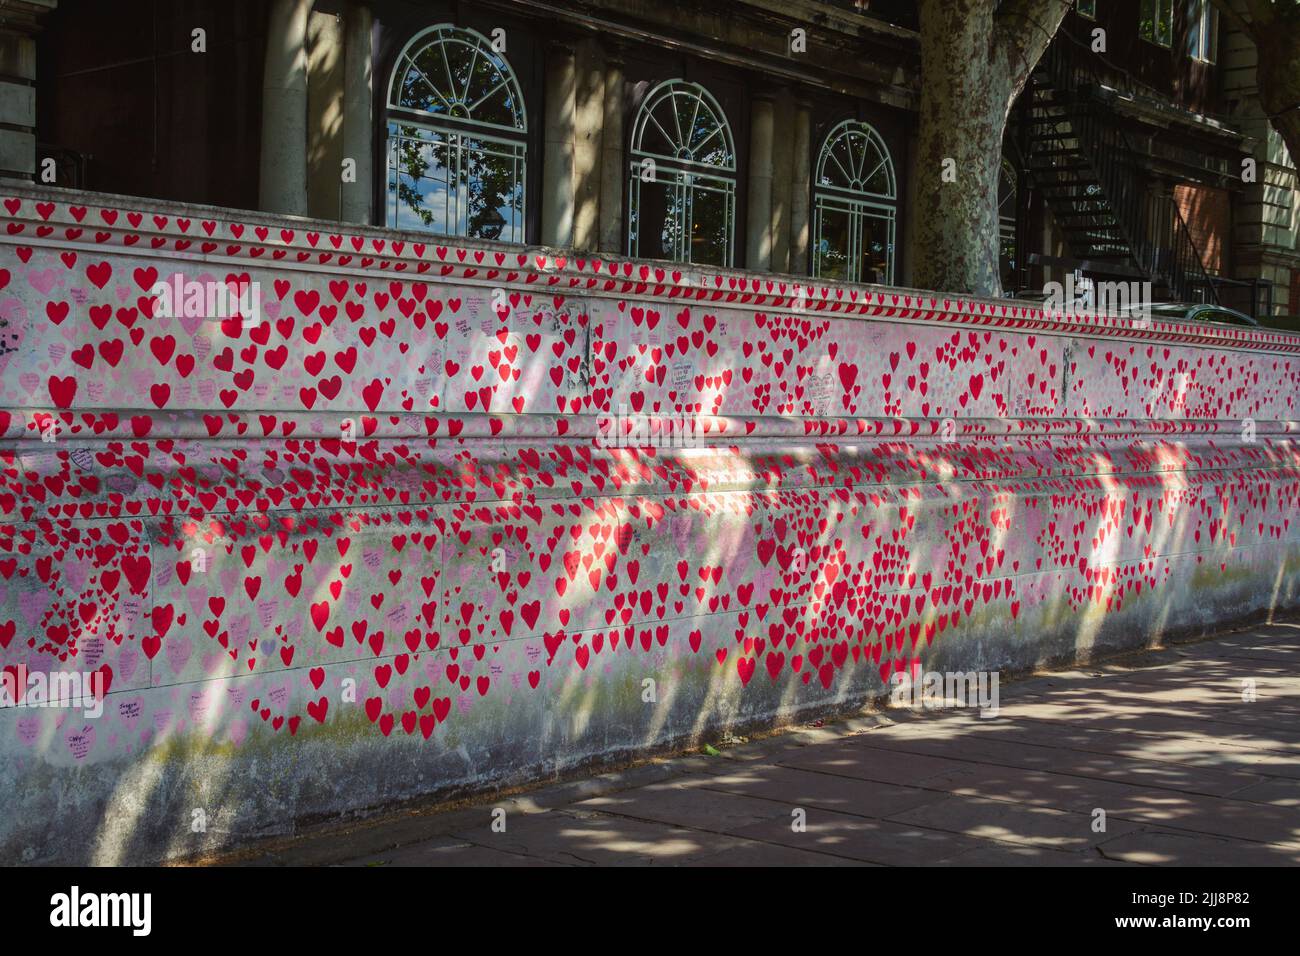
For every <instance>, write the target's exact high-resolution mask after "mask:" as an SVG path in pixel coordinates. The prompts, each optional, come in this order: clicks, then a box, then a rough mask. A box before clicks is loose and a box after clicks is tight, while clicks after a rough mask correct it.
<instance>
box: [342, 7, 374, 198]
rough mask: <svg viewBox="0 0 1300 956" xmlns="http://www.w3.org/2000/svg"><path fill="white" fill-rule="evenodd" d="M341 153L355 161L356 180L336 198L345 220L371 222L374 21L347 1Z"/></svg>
mask: <svg viewBox="0 0 1300 956" xmlns="http://www.w3.org/2000/svg"><path fill="white" fill-rule="evenodd" d="M344 18H345V19H344V34H345V41H344V46H345V51H346V52H345V53H344V66H343V156H344V158H346V159H350V160H352V161H353V162H354V163H356V172H357V181H356V182H355V183H343V189H342V197H341V198H340V201H339V206H340V218H342V219H343V221H344V222H360V223H370V222H371V221H372V215H373V213H372V205H373V202H374V188H375V186H374V175H375V174H374V156H375V151H374V146H373V144H374V137H375V135H376V130H375V128H374V118H373V117H372V116H371V114H370V110H371V103H373V96H374V85H373V84H374V78H373V76H372V72H373V70H374V63H373V61H372V59H371V49H372V48H371V40H370V37H371V32H372V30H373V27H374V21H373V18H372V17H371V13H370V8H369V7H368V6H366V5H365V4H364V3H355V2H354V3H350V4H348V8H347V12H346V14H345V15H344Z"/></svg>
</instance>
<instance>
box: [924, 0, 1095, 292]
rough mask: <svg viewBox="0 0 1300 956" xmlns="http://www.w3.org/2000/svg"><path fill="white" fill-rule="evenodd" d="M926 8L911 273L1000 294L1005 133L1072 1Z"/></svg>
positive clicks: (967, 2) (985, 1) (927, 283)
mask: <svg viewBox="0 0 1300 956" xmlns="http://www.w3.org/2000/svg"><path fill="white" fill-rule="evenodd" d="M918 7H919V13H920V27H921V116H920V123H921V129H920V133H919V143H918V147H917V157H916V163H915V165H914V167H913V169H912V170H911V175H913V176H915V177H917V179H916V205H915V208H914V210H913V215H915V216H916V223H915V227H914V229H913V233H912V235H913V242H912V249H911V261H912V275H913V277H914V281H915V283H916V285H917V286H918V287H919V288H923V289H935V290H938V291H942V292H958V293H966V294H970V295H982V296H997V295H1000V294H1001V292H1002V281H1001V276H1000V274H999V269H998V215H997V204H998V175H999V170H1000V168H1001V161H1002V133H1003V131H1004V130H1005V129H1006V124H1007V116H1008V114H1009V113H1010V110H1011V104H1012V102H1013V101H1014V100H1015V98H1016V96H1017V95H1018V94H1019V93H1020V91H1021V90H1022V89H1023V88H1024V86H1025V83H1026V82H1027V81H1028V79H1029V74H1030V73H1031V72H1032V70H1033V68H1034V67H1035V66H1036V65H1037V63H1038V59H1039V57H1040V56H1041V55H1042V53H1043V51H1044V50H1045V49H1047V45H1048V43H1050V42H1051V39H1052V36H1053V35H1054V34H1055V33H1056V29H1057V27H1058V26H1060V23H1061V19H1062V18H1063V17H1064V16H1065V13H1066V11H1067V10H1068V9H1069V7H1070V0H1001V2H999V0H920V2H919V4H918ZM995 11H996V12H995Z"/></svg>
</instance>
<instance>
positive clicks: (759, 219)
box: [745, 95, 773, 271]
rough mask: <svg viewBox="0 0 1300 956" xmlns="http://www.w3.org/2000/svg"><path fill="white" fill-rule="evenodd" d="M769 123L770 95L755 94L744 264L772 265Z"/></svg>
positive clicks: (751, 266)
mask: <svg viewBox="0 0 1300 956" xmlns="http://www.w3.org/2000/svg"><path fill="white" fill-rule="evenodd" d="M772 126H773V104H772V100H771V98H770V97H768V96H765V95H762V96H755V97H754V100H753V105H752V107H751V108H750V121H749V215H748V217H747V220H746V228H747V230H748V232H749V236H748V242H747V243H746V254H745V267H746V268H748V269H754V270H756V271H763V270H767V269H770V268H772Z"/></svg>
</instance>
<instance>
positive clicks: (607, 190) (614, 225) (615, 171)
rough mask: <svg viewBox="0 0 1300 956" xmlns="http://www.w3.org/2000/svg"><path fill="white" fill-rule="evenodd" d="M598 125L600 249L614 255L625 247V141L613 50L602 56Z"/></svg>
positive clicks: (620, 78)
mask: <svg viewBox="0 0 1300 956" xmlns="http://www.w3.org/2000/svg"><path fill="white" fill-rule="evenodd" d="M601 126H602V127H603V133H602V135H601V160H600V251H601V252H603V253H605V254H606V255H614V256H616V255H621V254H622V253H623V252H624V251H625V250H626V249H627V239H626V237H625V236H624V234H623V200H624V197H625V196H626V195H627V176H628V160H627V149H626V146H627V144H626V143H624V142H623V138H624V131H623V61H622V60H621V59H619V58H618V56H617V54H611V55H607V56H606V58H605V115H604V120H603V122H602V123H601Z"/></svg>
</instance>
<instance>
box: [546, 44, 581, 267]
mask: <svg viewBox="0 0 1300 956" xmlns="http://www.w3.org/2000/svg"><path fill="white" fill-rule="evenodd" d="M576 112H577V80H576V65H575V63H574V52H573V48H572V47H569V46H561V45H558V44H557V45H553V46H551V47H550V48H549V49H548V50H547V51H546V118H545V130H544V132H543V137H544V142H543V149H542V244H543V245H547V246H554V247H555V248H558V249H568V248H570V247H572V245H573V205H574V191H573V185H574V180H573V165H574V137H575V132H574V126H575V114H576Z"/></svg>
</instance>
